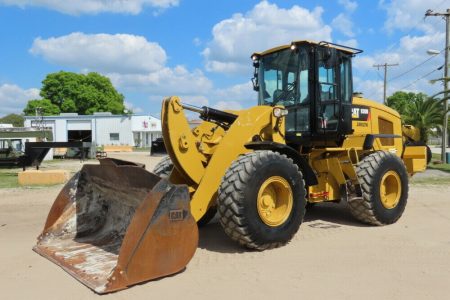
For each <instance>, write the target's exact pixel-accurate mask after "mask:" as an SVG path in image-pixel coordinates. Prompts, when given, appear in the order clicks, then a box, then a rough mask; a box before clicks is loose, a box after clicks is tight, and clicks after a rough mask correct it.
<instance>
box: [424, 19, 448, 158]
mask: <svg viewBox="0 0 450 300" xmlns="http://www.w3.org/2000/svg"><path fill="white" fill-rule="evenodd" d="M447 11H448V12H450V10H447ZM447 23H448V24H447V33H446V45H448V42H449V28H448V27H449V24H450V23H449V22H447ZM441 52H442V51H438V50H434V49H428V50H427V53H428V54H429V55H434V56H436V55H438V54H440V53H441ZM448 52H449V51H448V47H447V48H446V49H445V63H444V65H443V66H442V67H445V68H444V77H443V78H442V81H443V83H444V122H443V123H444V124H442V126H443V127H442V145H441V160H442V162H443V163H446V160H447V159H446V154H445V153H446V148H447V126H448V115H447V109H448V102H447V101H448V98H447V97H448V78H447V77H448V73H449V70H448V67H449V66H448ZM442 67H439V68H438V70H440V69H442ZM439 80H440V79H439ZM435 81H437V80H435ZM432 83H433V81H432Z"/></svg>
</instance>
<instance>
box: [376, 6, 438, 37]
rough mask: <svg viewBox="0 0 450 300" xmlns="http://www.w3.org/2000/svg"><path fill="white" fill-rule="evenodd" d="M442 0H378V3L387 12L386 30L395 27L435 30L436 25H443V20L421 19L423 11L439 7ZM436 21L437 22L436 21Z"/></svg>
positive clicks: (423, 14)
mask: <svg viewBox="0 0 450 300" xmlns="http://www.w3.org/2000/svg"><path fill="white" fill-rule="evenodd" d="M443 4H444V2H443V1H442V0H427V1H423V0H391V1H389V2H386V1H384V0H381V1H380V5H381V7H382V8H384V9H385V10H386V12H387V19H386V22H385V24H384V25H385V28H386V29H387V30H388V31H393V30H395V29H401V30H408V29H411V28H414V27H415V28H417V29H421V30H423V31H425V32H429V31H430V30H436V29H437V28H438V27H441V28H442V27H443V26H444V24H445V23H444V22H441V21H442V20H440V18H436V17H432V18H429V19H436V20H429V19H426V20H425V21H424V20H423V18H424V16H425V12H426V11H427V10H428V9H430V8H431V9H438V10H439V9H441V10H443V8H444V7H442V5H443ZM436 21H437V22H436Z"/></svg>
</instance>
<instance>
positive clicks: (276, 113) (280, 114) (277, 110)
mask: <svg viewBox="0 0 450 300" xmlns="http://www.w3.org/2000/svg"><path fill="white" fill-rule="evenodd" d="M287 114H288V111H287V109H282V108H279V107H275V108H274V109H273V115H274V117H275V118H280V117H284V116H286V115H287Z"/></svg>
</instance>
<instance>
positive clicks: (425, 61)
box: [388, 49, 445, 82]
mask: <svg viewBox="0 0 450 300" xmlns="http://www.w3.org/2000/svg"><path fill="white" fill-rule="evenodd" d="M444 50H445V49H442V50H441V51H439V53H438V54H436V55H433V56H431V57H429V58H427V59H425V60H424V61H423V62H421V63H419V64H418V65H415V66H414V67H412V68H411V69H409V70H406V71H405V72H403V73H401V74H399V75H397V76H394V77H392V78H391V79H389V80H388V81H389V82H391V81H394V80H396V79H398V78H400V77H402V76H403V75H406V74H408V73H410V72H411V71H414V70H415V69H417V68H418V67H420V66H422V65H424V64H425V63H427V62H428V61H430V60H432V59H433V58H435V57H436V56H438V55H439V54H441V53H442V51H444Z"/></svg>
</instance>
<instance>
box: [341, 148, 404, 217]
mask: <svg viewBox="0 0 450 300" xmlns="http://www.w3.org/2000/svg"><path fill="white" fill-rule="evenodd" d="M389 171H393V172H395V173H396V174H397V175H398V177H399V180H400V186H401V192H400V198H399V200H398V202H397V204H396V205H395V206H394V207H392V208H386V207H385V206H384V205H383V203H382V200H381V195H380V188H381V187H380V186H381V183H382V178H383V176H384V175H385V174H386V173H387V172H389ZM356 174H357V176H358V179H359V182H360V185H361V191H362V197H361V198H355V199H354V200H352V201H349V207H350V211H351V213H352V214H353V216H354V217H355V218H356V219H358V220H360V221H361V222H363V223H367V224H371V225H387V224H392V223H395V222H396V221H397V220H398V219H399V218H400V217H401V216H402V214H403V212H404V210H405V207H406V202H407V199H408V174H407V171H406V168H405V165H404V164H403V161H402V160H401V159H400V158H399V157H398V156H396V155H394V154H392V153H389V152H384V151H378V152H375V153H372V154H370V155H368V156H366V157H364V159H362V160H361V161H360V162H359V163H358V165H357V166H356Z"/></svg>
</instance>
